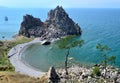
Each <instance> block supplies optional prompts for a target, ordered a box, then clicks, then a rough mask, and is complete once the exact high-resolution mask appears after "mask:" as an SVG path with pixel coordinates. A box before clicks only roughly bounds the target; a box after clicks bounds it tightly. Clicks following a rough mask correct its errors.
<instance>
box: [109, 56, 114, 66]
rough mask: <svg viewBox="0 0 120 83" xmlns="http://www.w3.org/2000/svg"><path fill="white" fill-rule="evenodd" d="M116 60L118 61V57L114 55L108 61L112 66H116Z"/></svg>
mask: <svg viewBox="0 0 120 83" xmlns="http://www.w3.org/2000/svg"><path fill="white" fill-rule="evenodd" d="M115 60H116V56H114V55H112V56H110V57H109V58H108V61H110V62H111V65H112V64H115Z"/></svg>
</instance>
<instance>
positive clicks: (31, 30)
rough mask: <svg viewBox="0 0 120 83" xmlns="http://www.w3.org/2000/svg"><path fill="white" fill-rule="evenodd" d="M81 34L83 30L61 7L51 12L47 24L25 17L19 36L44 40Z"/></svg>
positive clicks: (28, 16)
mask: <svg viewBox="0 0 120 83" xmlns="http://www.w3.org/2000/svg"><path fill="white" fill-rule="evenodd" d="M80 34H81V28H80V27H79V25H78V24H77V23H75V22H74V21H73V20H72V19H71V18H70V17H69V15H68V14H67V13H66V12H65V10H64V9H63V8H62V7H59V6H57V7H56V8H55V9H54V10H50V12H49V13H48V17H47V19H46V21H45V22H42V21H41V20H40V19H39V18H34V17H33V16H31V15H26V16H24V17H23V22H22V23H21V27H20V30H19V35H23V36H26V37H42V38H44V39H49V38H60V37H62V36H67V35H80Z"/></svg>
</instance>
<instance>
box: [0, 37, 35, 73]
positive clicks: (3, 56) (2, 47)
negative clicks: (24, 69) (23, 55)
mask: <svg viewBox="0 0 120 83" xmlns="http://www.w3.org/2000/svg"><path fill="white" fill-rule="evenodd" d="M31 40H33V39H31V38H26V37H23V36H21V37H18V38H16V39H14V40H9V41H7V40H6V41H0V71H14V67H13V66H12V65H11V63H10V61H9V59H8V57H7V54H8V52H9V50H10V49H11V48H12V47H14V46H16V45H17V44H22V43H26V42H30V41H31Z"/></svg>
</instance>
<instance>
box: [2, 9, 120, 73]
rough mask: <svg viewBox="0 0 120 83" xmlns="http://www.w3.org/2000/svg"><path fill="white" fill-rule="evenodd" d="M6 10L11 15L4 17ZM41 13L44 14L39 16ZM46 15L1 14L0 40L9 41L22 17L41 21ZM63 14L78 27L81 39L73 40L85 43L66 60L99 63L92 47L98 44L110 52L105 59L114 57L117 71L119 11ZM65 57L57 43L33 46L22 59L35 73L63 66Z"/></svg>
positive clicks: (38, 13) (118, 62) (119, 44)
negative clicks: (108, 48) (81, 40)
mask: <svg viewBox="0 0 120 83" xmlns="http://www.w3.org/2000/svg"><path fill="white" fill-rule="evenodd" d="M8 10H9V11H12V12H11V14H7V12H9V11H8ZM19 10H20V11H19ZM42 10H44V11H43V12H41V11H42ZM2 11H3V10H2ZM4 11H5V10H4ZM4 11H3V12H4ZM48 11H49V9H35V10H34V9H31V10H30V9H29V10H26V9H24V10H23V9H13V10H10V9H7V10H6V11H5V13H1V14H0V18H1V19H0V21H1V23H0V39H2V36H5V39H11V36H12V35H14V34H15V33H18V30H19V27H20V22H21V21H22V16H23V15H25V14H32V15H33V16H35V17H39V18H41V19H42V20H45V19H46V16H47V12H48ZM66 11H67V13H68V14H69V16H70V17H71V18H72V19H73V20H74V21H75V22H77V23H78V24H79V25H80V26H81V29H82V35H81V36H79V37H77V39H83V40H85V44H84V45H83V46H82V47H81V48H78V47H76V48H73V49H71V52H70V56H71V57H73V58H74V60H75V61H77V62H79V63H81V64H94V63H100V62H101V60H102V59H103V58H102V56H100V52H99V51H98V50H97V49H96V48H95V46H96V44H97V43H102V44H104V45H108V46H109V47H110V48H111V51H110V52H108V56H110V55H115V56H116V57H117V59H116V66H118V67H120V9H66ZM5 15H6V16H8V19H9V21H8V22H4V16H5ZM11 28H12V29H11ZM6 29H7V30H6ZM65 53H66V51H65V50H62V49H59V48H58V45H57V43H53V44H51V45H48V46H42V45H40V44H33V45H30V46H28V48H27V49H26V50H25V51H24V53H23V56H22V59H23V60H25V61H26V62H27V63H28V64H30V65H31V66H33V67H35V68H37V69H40V70H42V71H47V70H48V68H49V67H50V66H51V65H55V66H57V67H59V66H64V60H65Z"/></svg>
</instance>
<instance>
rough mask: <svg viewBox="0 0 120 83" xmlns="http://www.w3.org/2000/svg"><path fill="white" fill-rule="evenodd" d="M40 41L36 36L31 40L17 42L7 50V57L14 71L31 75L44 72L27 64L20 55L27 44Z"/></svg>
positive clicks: (40, 74) (39, 74)
mask: <svg viewBox="0 0 120 83" xmlns="http://www.w3.org/2000/svg"><path fill="white" fill-rule="evenodd" d="M41 42H42V41H40V38H36V39H34V40H33V41H31V42H28V43H24V44H19V45H17V46H15V47H13V48H12V49H11V50H10V51H9V53H8V57H9V60H10V62H11V64H12V65H13V66H14V67H15V71H16V72H18V73H21V74H26V75H29V76H32V77H40V76H42V75H43V74H45V72H41V71H40V70H36V69H34V68H32V67H31V66H29V65H28V64H25V63H23V62H22V60H21V56H22V55H21V54H22V52H23V51H24V49H25V48H26V47H27V46H28V45H30V44H34V43H41Z"/></svg>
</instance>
